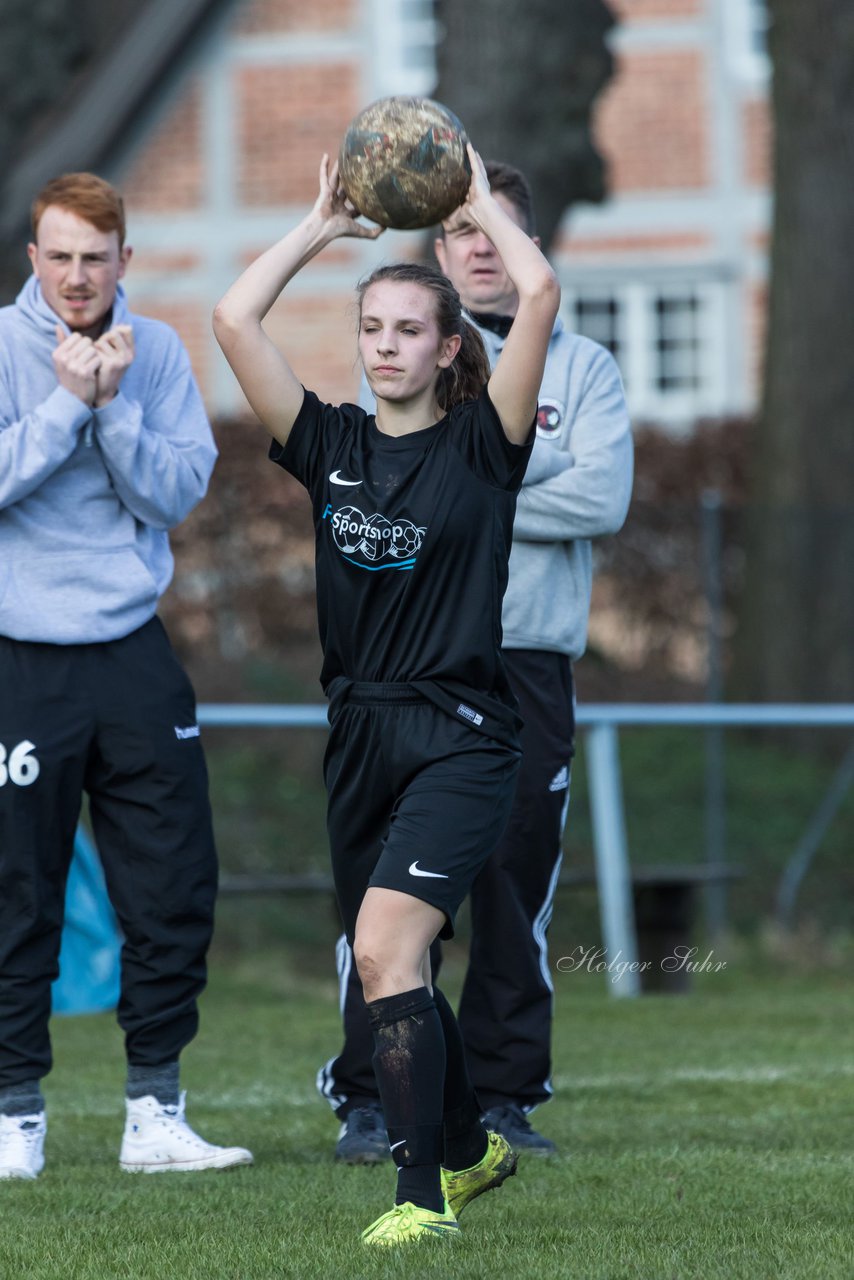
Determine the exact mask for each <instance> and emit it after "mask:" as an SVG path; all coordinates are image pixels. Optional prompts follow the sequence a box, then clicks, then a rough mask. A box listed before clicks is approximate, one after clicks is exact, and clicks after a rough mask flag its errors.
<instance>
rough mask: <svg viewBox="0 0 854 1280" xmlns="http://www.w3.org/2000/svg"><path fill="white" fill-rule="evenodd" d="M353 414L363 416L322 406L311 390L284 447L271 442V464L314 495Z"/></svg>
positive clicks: (349, 407) (357, 411)
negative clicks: (287, 472) (289, 475)
mask: <svg viewBox="0 0 854 1280" xmlns="http://www.w3.org/2000/svg"><path fill="white" fill-rule="evenodd" d="M354 413H355V414H361V416H362V417H365V414H364V412H363V410H361V409H359V408H358V406H356V405H350V404H342V405H334V404H324V403H323V402H322V401H321V400H319V399H318V397H317V396H316V395H315V394H314V392H313V391H306V393H305V396H304V398H303V402H302V406H301V408H300V411H299V413H298V414H297V416H296V421H295V422H294V425H293V426H292V427H291V433H290V435H289V436H288V442H287V444H285V445H281V444H279V442H278V441H277V440H274V441H273V442H272V444H271V445H270V452H269V458H270V460H271V462H275V463H276V464H277V465H278V466H280V467H284V469H285V471H289V472H290V473H291V475H292V476H296V478H297V480H299V482H300V483H301V484H303V485H305V487H306V489H308V491H309V493H310V494H311V495H312V496H314V494H315V493H316V492H317V491H318V489H319V487H320V486H321V485H322V484H323V479H324V476H325V473H326V462H327V459H328V458H329V457H330V456H331V454H332V453H333V451H334V449H335V445H336V443H337V442H338V440H339V439H340V438H341V434H342V432H344V431H348V430H352V428H353V425H354V422H353V417H354Z"/></svg>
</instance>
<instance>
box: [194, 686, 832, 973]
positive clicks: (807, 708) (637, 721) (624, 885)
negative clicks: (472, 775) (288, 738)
mask: <svg viewBox="0 0 854 1280" xmlns="http://www.w3.org/2000/svg"><path fill="white" fill-rule="evenodd" d="M198 713H199V723H200V724H203V725H211V726H214V725H215V726H232V727H235V728H236V727H240V728H250V727H252V728H266V729H291V728H324V727H326V726H327V724H328V721H327V716H326V707H325V705H315V704H306V705H298V704H281V705H279V704H260V703H259V704H254V703H235V704H231V703H202V704H200V706H199V708H198ZM663 725H670V726H673V725H682V726H690V727H692V728H700V729H702V728H710V727H717V728H837V729H839V728H843V729H851V728H854V703H836V704H831V703H827V704H824V703H822V704H808V703H773V704H771V703H769V704H767V705H763V704H754V703H729V704H726V703H589V704H587V705H586V706H581V707H579V708H578V710H577V714H576V726H577V728H579V729H582V730H584V731H585V744H586V751H585V755H586V761H587V775H588V787H589V792H590V812H591V821H592V827H593V844H594V854H595V863H596V884H597V888H598V895H599V913H600V918H601V922H602V939H603V943H604V949H605V954H606V956H607V957H608V958H609V961H611V962H614V963H618V964H619V971H620V975H621V976H620V977H619V979H617V980H612V981H610V982H609V983H608V989H609V990H610V991H611V992H612V993H613V994H614V995H615V996H618V997H632V996H637V995H638V994H639V993H640V977H639V965H638V946H637V932H636V929H635V918H634V907H633V900H632V876H631V867H630V862H629V853H628V844H627V840H626V824H625V816H624V806H623V787H622V779H621V773H620V756H619V729H620V728H621V727H628V726H663ZM848 759H849V757H848V756H846V761H848ZM849 773H850V768H848V769H847V770H846V764H845V762H843V766H842V769H841V770H840V773H839V774H838V775H837V778H836V779H835V780H834V783H833V784H831V789H830V791H829V792H828V796H827V797H826V798H825V800H824V801H823V802H822V806H820V808H819V811H818V813H817V815H816V818H815V819H814V820H813V823H812V824H811V827H810V831H811V832H812V834H811V836H810V840H811V847H814V846H815V844H816V839H817V838H820V834H821V832H820V830H819V828H821V824H822V823H823V824H824V827H823V828H821V829H826V824H827V822H829V818H830V817H831V816H832V814H833V812H835V808H834V807H833V806H834V805H835V806H836V807H838V803H839V801H840V799H841V794H842V793H844V790H845V789H847V785H848V782H849V781H850V778H849ZM808 852H809V850H808V849H807V848H806V847H805V844H804V841H801V844H800V845H799V848H798V851H797V853H796V858H795V859H794V860H793V863H792V864H791V866H790V868H789V869H787V870H791V871H792V874H793V875H794V874H796V873H798V874H803V870H804V869H805V866H804V863H805V860H806V859H807V854H808ZM795 863H797V866H795ZM790 879H791V877H790ZM784 882H785V877H784Z"/></svg>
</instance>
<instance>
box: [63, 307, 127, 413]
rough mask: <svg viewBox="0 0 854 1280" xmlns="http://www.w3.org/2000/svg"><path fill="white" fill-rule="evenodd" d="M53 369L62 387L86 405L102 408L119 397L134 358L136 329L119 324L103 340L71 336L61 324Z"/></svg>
mask: <svg viewBox="0 0 854 1280" xmlns="http://www.w3.org/2000/svg"><path fill="white" fill-rule="evenodd" d="M56 342H57V345H56V348H55V349H54V352H53V367H54V369H55V370H56V376H57V378H58V379H59V383H60V386H63V387H65V389H66V391H70V392H71V394H72V395H75V396H77V398H78V399H79V400H82V401H83V402H84V404H88V405H91V406H92V408H93V409H100V408H101V407H102V406H103V405H105V404H108V403H109V402H110V400H112V399H113V397H114V396H115V395H116V394H117V392H118V389H119V384H120V382H121V380H122V378H123V376H124V374H125V371H126V370H127V369H128V368H129V367H130V365H131V363H132V361H133V357H134V342H133V329H132V328H131V326H130V325H129V324H117V325H116V326H115V328H113V329H108V330H107V332H106V333H102V334H101V336H100V337H99V338H95V339H94V340H93V339H92V338H87V337H85V336H84V335H83V334H82V333H70V334H67V335H66V333H65V331H64V330H63V329H62V328H61V327H60V326H59V325H57V327H56Z"/></svg>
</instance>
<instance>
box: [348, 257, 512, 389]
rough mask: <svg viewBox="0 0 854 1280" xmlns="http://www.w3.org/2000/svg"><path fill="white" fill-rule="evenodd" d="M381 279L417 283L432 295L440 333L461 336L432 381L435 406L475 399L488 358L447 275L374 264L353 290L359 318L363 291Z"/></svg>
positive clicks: (413, 266) (424, 266)
mask: <svg viewBox="0 0 854 1280" xmlns="http://www.w3.org/2000/svg"><path fill="white" fill-rule="evenodd" d="M382 280H391V281H394V282H395V283H396V284H418V285H421V287H422V288H424V289H426V290H427V291H428V293H430V294H431V295H432V297H433V307H434V312H435V316H436V323H437V324H438V326H439V333H440V334H441V336H442V337H443V338H452V337H454V336H455V335H458V336H459V337H460V338H461V339H462V341H461V343H460V349H459V351H458V352H457V354H456V356H455V358H454V360H453V361H452V362H451V364H450V365H449V366H448V368H447V369H440V370H439V378H438V381H437V383H436V399H437V400H438V402H439V407H440V408H441V409H443V410H444V411H445V412H446V413H447V412H448V410H449V409H453V407H454V405H457V404H462V403H463V402H464V401H465V400H476V399H477V397H478V396H479V395H480V393H481V391H482V390H483V387H484V386H485V385H486V383H487V382H488V381H489V374H490V367H489V357H488V356H487V354H486V348H485V347H484V345H483V339H482V338H481V336H480V334H479V333H478V331H477V329H475V327H474V325H473V324H469V322H468V320H466V318H465V316H464V315H463V308H462V303H461V302H460V295H459V294H458V293H457V291H456V289H455V288H454V286H453V285H452V284H451V282H450V280H449V279H448V277H447V276H445V275H443V274H442V272H441V271H440V270H439V269H438V267H433V266H430V265H429V264H428V263H422V262H393V263H390V264H389V265H387V266H383V267H377V268H376V270H375V271H372V272H371V274H370V275H369V276H368V277H367V279H365V280H362V281H360V283H359V285H358V287H357V289H356V296H357V298H358V303H359V319H360V320H361V316H362V304H363V302H364V299H365V294H366V293H367V291H368V289H370V287H371V285H374V284H379V283H380V281H382Z"/></svg>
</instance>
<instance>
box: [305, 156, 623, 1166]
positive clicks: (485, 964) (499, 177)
mask: <svg viewBox="0 0 854 1280" xmlns="http://www.w3.org/2000/svg"><path fill="white" fill-rule="evenodd" d="M487 174H488V177H489V181H490V186H491V188H492V191H493V194H494V195H495V197H496V199H497V200H498V201H499V203H501V204H502V205H503V207H504V209H505V210H506V211H507V212H508V213H509V214H510V216H511V217H512V218H513V219H514V221H516V222H517V223H518V224H519V225H520V226H522V227H524V228H525V230H526V231H527V232H528V234H529V235H532V236H533V235H534V213H533V202H532V198H531V192H530V188H529V186H528V183H527V181H526V180H525V178H524V176H523V175H522V174H521V173H520V172H519V171H518V170H517V169H513V168H511V167H510V166H508V165H503V164H497V163H491V164H488V165H487ZM442 232H443V233H442V235H441V237H440V238H439V239H437V240H436V242H435V250H436V256H437V258H438V260H439V265H440V266H441V268H442V270H443V271H444V272H445V274H446V275H447V276H449V277H450V279H451V280H452V282H453V283H454V285H455V286H456V288H457V290H458V292H459V294H460V297H461V298H462V301H463V304H464V306H465V307H466V309H467V310H468V312H469V315H470V316H471V318H472V319H473V320H474V322H475V323H476V324H477V326H478V329H479V330H480V333H481V336H482V337H483V340H484V343H485V344H486V348H487V352H488V353H489V356H490V360H491V362H492V363H493V364H494V363H495V361H496V360H497V358H498V356H499V354H500V352H501V349H502V346H503V344H504V340H505V338H506V336H507V333H508V331H509V329H510V324H511V322H512V319H513V316H514V315H515V313H516V309H517V298H516V294H515V291H514V289H513V286H512V284H511V282H510V280H509V278H508V277H507V275H506V273H505V271H504V268H503V266H502V264H501V260H500V258H499V257H498V255H497V253H496V252H495V249H494V247H493V245H492V244H491V242H490V241H489V240H488V239H487V238H486V237H485V236H484V234H483V233H482V232H481V231H479V230H478V229H477V227H475V226H474V224H473V223H472V222H471V221H470V219H469V218H468V217H467V216H466V215H465V214H464V212H463V211H462V210H458V211H457V212H456V213H455V214H453V215H452V216H451V217H450V218H449V219H448V220H447V221H446V223H445V224H444V226H443V229H442ZM632 458H633V450H632V437H631V427H630V423H629V417H628V412H627V409H626V404H625V399H624V395H623V388H622V383H621V380H620V375H619V371H618V369H617V366H616V364H615V362H614V360H613V358H612V356H611V355H610V353H609V352H608V351H606V350H605V349H604V348H603V347H601V346H599V345H597V344H596V343H595V342H591V341H590V340H589V339H587V338H583V337H580V336H579V335H578V334H574V333H571V332H569V331H568V330H567V328H566V327H565V325H564V323H563V321H562V320H561V319H560V317H558V320H557V321H556V323H555V327H554V331H553V333H552V337H551V343H550V347H549V352H548V357H547V360H546V369H545V375H544V377H543V382H542V387H541V390H540V395H539V409H538V414H537V438H536V442H535V445H534V451H533V454H532V456H531V461H530V463H529V466H528V471H527V474H526V476H525V481H524V485H523V488H522V490H521V492H520V494H519V498H518V502H517V509H516V519H515V522H514V525H513V549H512V553H511V556H510V581H509V585H508V588H507V593H506V595H505V598H504V606H503V614H502V625H503V642H502V652H503V656H504V661H505V665H506V667H507V672H508V675H509V677H510V683H511V686H512V688H513V691H514V693H515V694H516V697H517V698H518V700H519V704H520V708H521V712H522V716H523V718H524V722H525V725H524V729H523V731H522V752H523V756H522V766H521V769H520V773H519V781H518V785H517V791H516V801H515V806H514V810H513V813H512V815H511V818H510V823H509V825H508V828H507V830H506V832H505V835H504V837H503V839H502V841H501V844H500V845H499V846H498V848H497V849H496V850H495V852H494V854H493V855H492V857H491V859H490V861H489V863H488V864H487V866H486V867H485V868H484V870H483V871H482V872H481V874H480V875H479V877H478V879H477V880H476V881H475V883H474V885H473V887H472V892H471V909H472V939H471V952H470V958H469V966H468V971H467V974H466V979H465V983H464V986H463V992H462V998H461V1002H460V1010H459V1023H460V1030H461V1031H462V1034H463V1039H464V1041H465V1046H466V1054H467V1057H468V1061H469V1068H470V1071H471V1076H472V1080H473V1083H474V1086H475V1089H476V1091H477V1094H478V1097H479V1099H480V1103H481V1106H482V1108H483V1110H484V1118H485V1120H486V1123H487V1126H488V1127H489V1128H490V1129H492V1130H494V1131H496V1132H498V1133H501V1134H502V1135H503V1136H504V1137H505V1138H507V1140H508V1141H509V1142H510V1144H511V1145H512V1146H513V1147H514V1148H515V1149H517V1150H519V1151H531V1152H535V1153H540V1154H548V1153H550V1152H552V1151H553V1150H554V1149H555V1147H554V1143H553V1142H552V1141H550V1139H548V1138H546V1137H545V1136H543V1135H542V1134H540V1133H538V1132H537V1131H536V1130H535V1129H533V1127H532V1126H531V1123H530V1120H529V1115H530V1112H531V1111H532V1110H533V1108H534V1107H536V1106H537V1105H538V1104H539V1103H541V1102H544V1101H546V1099H547V1098H548V1097H549V1096H550V1094H551V1092H552V1087H551V1081H550V1077H551V1023H552V1003H553V988H552V982H551V977H550V973H549V964H548V955H547V946H546V935H547V930H548V926H549V923H550V921H551V915H552V906H553V902H554V894H555V888H556V884H557V878H558V873H559V871H560V864H561V841H562V835H563V828H564V823H565V821H566V813H567V807H568V803H569V781H570V766H571V759H572V754H573V737H574V696H573V678H572V664H573V662H574V661H575V660H576V659H578V658H580V657H581V655H582V653H583V652H584V649H585V645H586V640H587V622H588V614H589V610H590V593H591V586H592V551H591V544H590V540H591V539H592V538H595V537H600V536H602V535H605V534H610V533H615V532H616V531H617V530H618V529H619V528H620V526H621V525H622V523H623V521H624V519H625V516H626V511H627V509H628V504H629V499H630V496H631V487H632ZM338 969H339V978H340V980H341V984H342V997H343V998H342V1008H343V1013H344V1029H345V1042H344V1046H343V1048H342V1050H341V1053H340V1054H339V1056H338V1057H337V1058H335V1059H332V1060H331V1061H330V1062H329V1063H327V1064H326V1065H325V1066H324V1067H323V1068H321V1071H320V1073H319V1075H318V1088H319V1089H320V1091H321V1092H322V1093H323V1095H324V1096H325V1097H326V1098H327V1099H328V1100H329V1101H330V1103H331V1105H332V1106H333V1107H334V1109H335V1111H336V1114H337V1116H338V1118H339V1119H340V1120H342V1121H343V1126H342V1131H341V1134H340V1136H339V1140H338V1146H337V1148H336V1156H337V1158H338V1159H340V1160H344V1161H347V1162H349V1163H370V1162H373V1161H375V1160H378V1159H382V1158H385V1157H386V1156H387V1155H388V1150H387V1145H386V1142H385V1130H384V1126H383V1123H382V1112H381V1111H380V1109H379V1102H378V1097H377V1093H376V1088H375V1085H374V1083H373V1074H372V1071H371V1064H370V1036H369V1034H367V1032H366V1029H365V1026H364V1022H365V1019H364V1014H363V1001H362V998H361V991H360V988H359V981H358V976H357V974H356V972H355V966H354V965H353V964H352V957H351V956H350V954H349V949H348V948H347V946H346V941H344V940H342V941H341V942H340V943H339V948H338Z"/></svg>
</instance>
